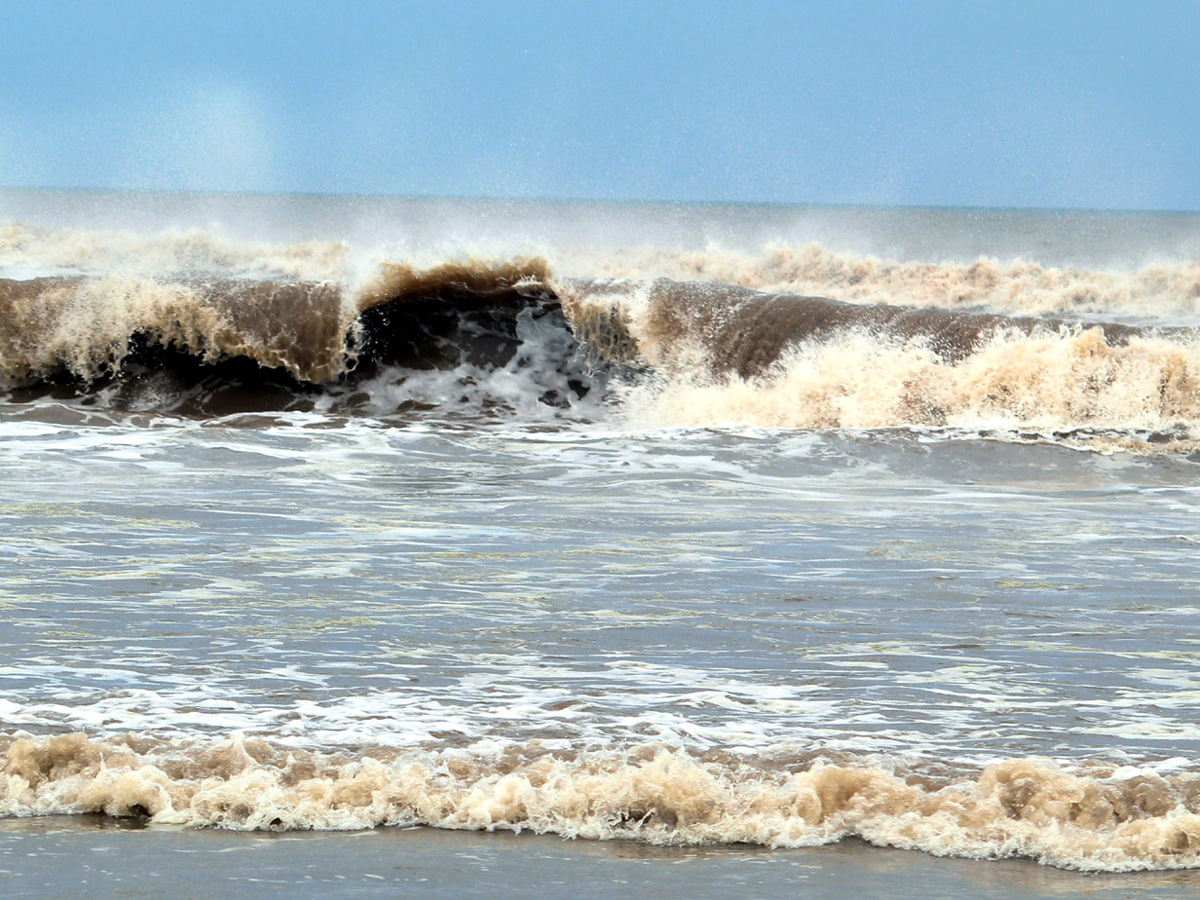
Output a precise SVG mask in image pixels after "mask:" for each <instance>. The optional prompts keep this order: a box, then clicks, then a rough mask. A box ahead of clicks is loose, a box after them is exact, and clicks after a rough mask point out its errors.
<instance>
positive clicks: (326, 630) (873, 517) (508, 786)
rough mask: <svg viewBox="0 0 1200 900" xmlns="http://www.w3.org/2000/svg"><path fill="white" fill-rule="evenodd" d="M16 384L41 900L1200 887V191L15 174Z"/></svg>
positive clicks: (5, 782)
mask: <svg viewBox="0 0 1200 900" xmlns="http://www.w3.org/2000/svg"><path fill="white" fill-rule="evenodd" d="M0 385H2V388H3V392H2V393H0V484H2V485H3V489H2V492H0V521H2V522H3V529H2V530H0V567H2V568H0V573H2V578H0V626H2V627H0V877H2V878H3V880H4V881H5V882H6V884H7V887H6V894H7V895H8V896H35V897H52V896H130V895H132V894H137V893H138V892H141V893H142V894H144V895H150V896H167V895H170V896H174V897H184V896H211V895H215V894H218V893H219V894H221V895H222V896H234V897H239V896H247V897H250V896H255V897H258V896H301V895H312V896H317V895H319V896H323V897H341V896H345V897H351V896H376V895H378V896H394V895H395V892H396V891H397V890H398V889H399V888H400V887H403V888H404V890H405V891H406V892H407V894H406V895H411V896H428V897H439V898H441V897H459V896H481V897H482V896H487V897H496V896H517V895H518V894H520V895H525V894H528V893H531V892H532V893H537V894H538V895H540V896H546V897H553V896H562V897H582V896H597V897H600V896H611V895H612V892H613V891H614V890H625V891H636V892H637V893H638V894H641V895H645V896H679V895H688V896H697V897H703V896H713V897H719V896H729V895H730V894H732V893H735V892H738V893H746V892H749V893H750V894H752V895H754V896H780V897H782V896H785V895H787V896H791V895H793V894H794V892H795V891H796V890H797V889H802V890H805V891H808V892H809V893H814V892H816V893H817V894H818V895H823V896H838V897H852V896H856V895H862V894H863V892H872V893H876V894H878V893H881V892H886V893H887V894H888V895H889V896H892V897H897V898H902V897H923V898H928V897H940V896H946V897H955V896H965V895H971V896H977V897H1020V896H1030V895H1042V896H1055V897H1074V896H1080V897H1082V896H1088V897H1092V896H1121V897H1131V896H1137V897H1143V896H1144V897H1170V896H1179V897H1183V896H1194V895H1195V891H1196V890H1197V889H1198V888H1200V874H1198V872H1197V869H1200V723H1198V715H1197V714H1198V712H1200V637H1198V636H1197V627H1196V625H1197V622H1198V621H1200V619H1198V617H1200V602H1198V600H1197V596H1198V595H1197V591H1198V590H1200V564H1198V550H1197V546H1198V544H1200V526H1198V525H1197V521H1198V519H1197V513H1198V512H1200V215H1196V214H1183V213H1180V214H1168V213H1105V212H1073V211H1038V210H974V209H879V208H822V207H790V206H754V205H717V204H713V205H705V204H692V205H673V204H665V203H657V204H655V203H641V204H634V203H629V204H625V203H585V202H547V201H499V200H495V201H483V200H454V199H404V198H383V197H326V196H293V195H271V196H254V195H217V194H153V193H119V192H84V191H48V190H6V191H2V192H0ZM906 851H908V852H906ZM913 851H915V852H913Z"/></svg>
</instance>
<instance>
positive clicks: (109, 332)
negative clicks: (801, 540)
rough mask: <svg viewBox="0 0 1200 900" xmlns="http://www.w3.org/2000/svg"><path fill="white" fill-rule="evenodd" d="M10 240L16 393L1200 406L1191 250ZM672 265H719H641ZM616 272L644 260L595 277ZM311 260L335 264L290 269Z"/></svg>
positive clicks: (368, 408)
mask: <svg viewBox="0 0 1200 900" xmlns="http://www.w3.org/2000/svg"><path fill="white" fill-rule="evenodd" d="M4 249H5V251H6V253H7V255H8V258H7V261H8V262H9V266H8V271H9V274H13V273H14V270H15V273H16V274H18V275H25V276H28V277H9V278H5V279H2V280H0V313H2V315H3V325H2V326H0V379H2V380H3V384H4V385H5V386H7V388H8V389H9V397H10V399H11V400H14V401H16V402H26V403H30V402H36V401H38V400H44V399H46V398H53V399H56V400H60V401H64V400H65V401H70V400H71V399H72V398H74V399H75V400H78V401H80V402H84V403H86V404H87V405H88V406H89V407H90V408H91V409H92V410H93V411H95V410H97V409H102V410H107V411H110V412H115V413H125V412H131V411H137V412H140V413H152V412H165V413H172V414H181V415H188V416H198V417H207V416H213V415H225V414H230V413H238V412H273V411H281V410H314V411H320V412H322V413H329V414H335V415H371V416H376V417H378V416H383V417H390V418H397V419H405V418H406V417H407V418H411V417H412V416H414V415H423V414H430V413H435V414H439V415H441V414H453V415H456V416H458V417H460V418H465V419H470V418H472V417H475V418H479V419H481V420H484V419H489V418H491V419H494V418H496V417H500V418H512V417H514V416H516V417H518V418H524V417H528V416H533V417H534V418H540V419H545V420H547V421H551V420H554V419H556V418H558V419H561V418H563V417H564V416H565V417H567V418H569V419H572V420H577V419H597V418H604V417H608V418H614V417H615V418H616V419H618V420H623V421H630V422H635V423H637V424H638V425H641V426H645V425H649V426H652V427H657V426H663V425H686V426H700V427H709V426H723V425H759V426H769V427H785V428H855V429H860V428H904V427H910V428H913V427H915V428H954V429H960V430H961V429H966V430H968V431H974V432H987V433H990V434H998V435H1009V436H1013V435H1021V434H1025V435H1029V434H1035V435H1037V436H1039V437H1041V438H1046V439H1051V440H1068V441H1071V442H1076V443H1079V442H1082V443H1084V444H1087V445H1092V446H1103V447H1106V448H1114V447H1128V448H1132V449H1135V450H1136V449H1142V450H1146V449H1156V450H1158V451H1162V450H1164V449H1173V450H1183V449H1188V450H1189V451H1190V449H1191V447H1192V444H1193V443H1194V441H1195V439H1196V437H1197V432H1196V428H1195V424H1196V423H1197V421H1198V420H1200V409H1197V404H1196V400H1195V395H1196V391H1195V383H1196V378H1197V372H1198V371H1200V349H1198V348H1200V345H1198V344H1197V341H1196V335H1197V331H1196V330H1195V329H1194V328H1193V327H1191V325H1190V321H1189V319H1188V316H1189V315H1191V314H1194V313H1195V308H1194V307H1195V302H1196V300H1197V298H1198V297H1200V270H1197V269H1196V263H1194V262H1187V263H1179V264H1175V265H1166V264H1160V265H1157V266H1149V267H1143V268H1141V269H1137V270H1134V271H1129V272H1117V271H1081V270H1077V269H1074V268H1067V269H1055V270H1051V269H1047V268H1044V267H1040V266H1037V265H1034V264H1029V263H1021V262H1012V263H1007V264H1002V263H998V262H994V261H987V260H979V261H977V262H974V263H971V264H956V263H947V264H934V263H885V262H883V261H880V260H876V259H869V258H857V257H852V256H846V255H839V254H835V253H833V252H832V251H829V250H826V249H824V248H820V247H807V248H799V249H796V250H785V249H781V248H775V249H772V250H770V251H769V252H767V253H766V255H765V256H763V257H760V258H752V257H748V256H746V255H745V254H737V253H729V252H726V253H722V252H718V251H709V252H707V253H701V254H697V253H692V254H686V253H682V252H674V253H673V252H670V251H654V252H651V251H637V252H634V251H627V252H621V251H617V250H613V249H611V248H610V249H602V250H596V251H595V252H593V253H591V254H590V255H589V254H588V253H586V252H584V251H583V250H581V249H579V248H576V249H574V250H565V251H563V252H562V253H560V254H558V255H559V256H561V257H562V260H561V263H560V264H561V267H562V268H563V269H564V270H566V271H568V272H570V271H571V270H572V269H580V268H581V267H583V266H585V265H588V264H590V266H591V268H592V269H594V271H592V272H590V273H588V274H587V275H586V277H566V276H564V275H562V274H560V272H559V271H557V270H556V269H555V268H554V266H552V264H551V263H550V262H549V261H547V259H544V258H540V257H512V258H508V259H498V260H489V259H471V258H461V259H457V260H451V261H446V262H439V263H435V264H431V265H417V264H415V263H414V262H411V261H404V260H385V261H383V262H374V263H371V264H364V263H362V261H361V260H359V261H358V262H356V263H354V264H353V265H352V264H351V262H350V259H351V257H352V256H353V253H352V251H351V250H350V248H348V247H346V246H345V245H344V244H340V245H337V244H320V243H308V244H300V245H295V246H273V245H270V244H253V243H250V244H238V243H236V242H231V241H228V240H223V239H218V238H215V237H212V236H209V235H206V234H204V233H202V232H185V233H177V234H165V235H160V236H156V237H149V238H140V239H138V238H135V237H133V236H129V235H114V234H106V233H95V234H92V233H86V232H75V231H72V232H54V231H48V230H44V229H43V230H39V229H33V228H28V227H22V226H15V225H14V226H10V227H9V228H8V230H7V232H6V235H5V244H4ZM664 270H665V271H669V272H670V273H671V274H673V275H678V276H690V277H693V278H694V277H696V276H704V277H705V278H708V279H710V280H706V281H696V280H693V281H686V282H684V281H677V280H673V279H665V278H650V277H647V276H649V275H650V274H651V273H655V272H661V271H664ZM614 271H620V272H622V273H624V274H627V275H628V274H632V275H634V276H643V277H632V278H619V279H612V278H601V277H597V276H600V275H606V274H612V273H613V272H614ZM352 272H360V273H365V274H361V275H354V274H352ZM45 273H50V274H45ZM313 274H323V275H326V276H329V277H326V278H323V279H321V280H312V279H310V278H306V277H300V276H307V275H313ZM764 289H769V290H764ZM799 291H804V292H805V293H799ZM808 292H811V293H808ZM964 306H965V307H968V308H962V307H964ZM1152 310H1155V311H1157V312H1158V313H1159V314H1160V317H1159V319H1153V318H1151V317H1150V315H1149V313H1150V311H1152ZM1081 311H1086V312H1089V313H1095V314H1097V315H1100V314H1108V315H1109V316H1110V317H1111V318H1110V319H1108V320H1107V321H1106V320H1104V319H1094V318H1093V319H1080V318H1077V316H1078V315H1079V313H1080V312H1081ZM614 372H615V373H617V377H616V379H615V381H614V380H613V375H614ZM1164 445H1166V446H1164Z"/></svg>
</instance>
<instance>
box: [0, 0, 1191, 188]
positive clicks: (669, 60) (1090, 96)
mask: <svg viewBox="0 0 1200 900" xmlns="http://www.w3.org/2000/svg"><path fill="white" fill-rule="evenodd" d="M0 185H7V186H23V185H35V186H61V187H106V188H107V187H115V188H150V189H171V190H174V189H186V190H245V191H314V192H349V193H372V194H405V195H412V194H417V195H454V196H506V197H563V198H600V199H630V200H637V199H666V200H717V201H766V202H782V203H867V204H916V205H967V206H1050V207H1092V208H1117V209H1122V208H1124V209H1128V208H1135V209H1183V210H1200V0H1174V2H1161V0H1160V2H1155V0H1141V2H1126V3H1111V2H1108V3H1106V2H1058V3H1055V2H1052V0H1040V2H1026V0H1008V2H957V3H951V2H942V3H923V2H903V3H901V2H888V0H879V2H860V3H838V2H831V0H823V2H818V3H808V2H792V3H784V2H754V0H743V2H729V3H705V2H696V0H691V2H676V0H662V2H653V0H643V2H640V3H632V2H622V0H609V2H593V0H577V2H567V0H563V2H554V3H535V2H508V3H503V2H490V3H489V2H445V0H443V2H427V3H405V2H393V3H384V2H359V3H355V2H351V0H341V2H324V0H297V2H276V3H267V2H255V0H241V2H237V3H233V2H226V0H202V2H192V0H153V2H120V0H114V2H106V3H100V2H61V0H41V2H37V3H33V2H28V0H22V2H13V0H0Z"/></svg>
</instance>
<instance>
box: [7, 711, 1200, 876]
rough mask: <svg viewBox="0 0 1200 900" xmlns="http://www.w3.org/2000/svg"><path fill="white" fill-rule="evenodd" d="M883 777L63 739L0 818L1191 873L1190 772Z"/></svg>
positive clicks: (667, 759)
mask: <svg viewBox="0 0 1200 900" xmlns="http://www.w3.org/2000/svg"><path fill="white" fill-rule="evenodd" d="M914 765H915V764H913V765H909V767H908V768H907V769H905V768H904V767H901V766H900V764H899V763H897V764H896V765H894V766H889V767H880V765H879V764H878V763H870V762H867V761H861V762H859V763H857V764H849V765H847V764H844V763H843V764H831V763H828V762H822V761H820V760H817V761H815V762H812V761H805V762H799V761H798V763H797V764H796V765H795V766H790V767H789V766H782V767H781V766H780V765H779V764H778V759H777V758H776V759H774V760H773V761H772V763H771V764H770V765H768V766H765V767H764V766H758V765H756V764H755V763H754V760H753V759H748V758H747V759H741V760H738V759H735V758H725V757H720V758H715V757H712V756H711V754H710V755H709V757H708V758H704V757H697V756H693V755H691V754H688V753H686V752H684V751H680V750H671V749H668V748H664V747H660V746H645V747H637V748H632V749H629V750H626V751H617V750H611V751H607V750H591V751H585V752H579V753H559V752H550V751H547V750H545V749H544V748H542V747H540V746H526V747H520V746H512V747H507V748H504V749H501V750H495V751H492V752H471V751H469V750H439V749H427V750H388V749H381V750H378V751H375V750H366V751H363V752H360V753H357V754H353V755H351V754H336V753H322V752H317V751H306V750H298V749H291V748H287V747H284V746H280V745H275V744H272V743H271V742H269V741H267V740H263V739H259V738H236V739H234V740H231V741H225V742H221V743H197V744H191V745H185V744H179V743H175V744H171V743H166V742H155V741H152V740H148V739H145V738H136V737H132V736H130V737H127V738H124V739H114V740H112V741H109V742H99V741H93V740H90V739H87V738H85V737H83V736H82V735H62V736H58V737H47V738H23V739H17V740H11V741H9V742H7V746H6V747H4V749H3V750H2V751H0V771H2V772H3V775H4V777H3V780H0V814H3V815H10V816H11V815H41V814H57V813H72V812H73V813H85V812H92V813H96V812H100V813H104V814H107V815H110V816H129V815H140V816H146V817H149V818H150V819H151V820H152V821H156V822H162V823H173V824H179V825H190V826H216V827H223V828H232V829H238V830H259V829H267V830H281V829H282V830H286V829H338V830H345V829H360V828H372V827H376V826H379V825H414V824H423V825H430V826H434V827H440V828H453V829H474V830H495V829H504V830H513V831H521V830H530V831H534V832H539V833H554V834H561V835H563V836H565V837H574V838H590V839H599V840H605V839H615V838H627V839H628V838H632V839H636V840H642V841H647V842H650V843H656V844H689V845H701V844H721V843H751V844H760V845H764V846H770V847H799V846H815V845H820V844H827V843H832V842H836V841H839V840H842V839H844V838H846V837H851V836H856V837H859V838H862V839H864V840H867V841H869V842H871V843H873V844H877V845H879V846H889V847H900V848H907V849H918V850H924V851H926V852H929V853H934V854H938V855H948V856H964V857H975V858H985V857H986V858H996V857H1006V856H1023V857H1029V858H1032V859H1036V860H1038V861H1040V862H1043V863H1047V864H1051V865H1056V866H1061V867H1065V868H1074V869H1080V870H1085V871H1133V870H1144V869H1168V868H1185V867H1196V866H1200V814H1198V813H1200V776H1197V775H1195V774H1187V775H1179V776H1174V777H1170V778H1167V777H1162V776H1160V775H1157V774H1155V773H1153V772H1151V771H1147V770H1142V771H1138V770H1117V769H1114V768H1112V767H1102V766H1097V765H1092V766H1090V767H1089V768H1087V769H1080V770H1076V771H1072V770H1068V769H1065V768H1063V767H1062V766H1060V765H1058V764H1056V763H1053V762H1050V761H1048V760H1037V759H1009V760H1004V761H1001V762H997V763H994V764H992V765H989V766H986V767H984V768H983V769H982V770H977V769H960V770H959V771H958V772H957V773H956V774H954V773H952V774H950V775H947V774H946V772H945V768H946V767H945V766H942V767H941V770H942V771H939V773H938V774H937V775H936V776H935V777H931V778H926V777H923V776H922V773H921V771H920V769H919V767H914Z"/></svg>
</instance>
